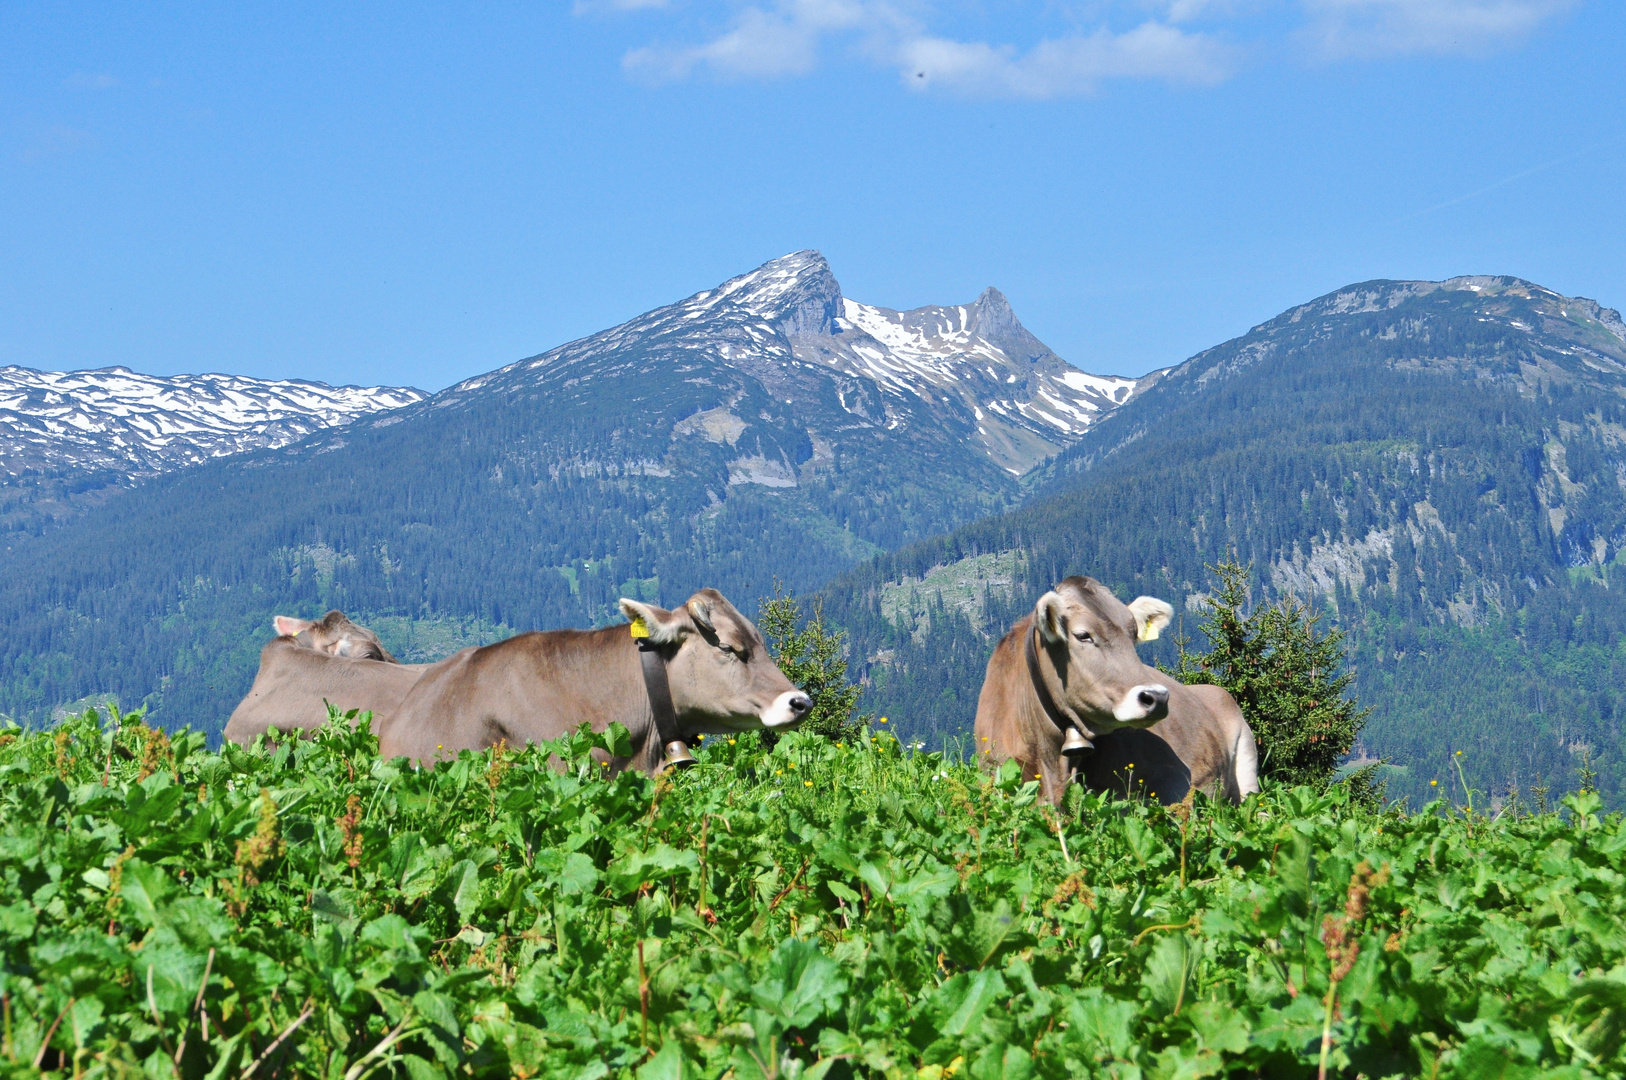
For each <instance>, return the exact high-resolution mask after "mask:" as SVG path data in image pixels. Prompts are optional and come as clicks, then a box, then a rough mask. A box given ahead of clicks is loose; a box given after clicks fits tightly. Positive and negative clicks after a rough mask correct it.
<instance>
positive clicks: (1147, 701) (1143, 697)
mask: <svg viewBox="0 0 1626 1080" xmlns="http://www.w3.org/2000/svg"><path fill="white" fill-rule="evenodd" d="M1137 700H1139V701H1140V703H1141V707H1142V708H1146V709H1155V708H1157V707H1158V706H1159V705H1161V704H1163V703H1164V702H1165V701H1167V700H1169V695H1168V692H1167V691H1157V690H1142V691H1141V692H1140V696H1139V698H1138V699H1137Z"/></svg>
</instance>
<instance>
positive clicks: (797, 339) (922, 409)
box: [431, 251, 1144, 475]
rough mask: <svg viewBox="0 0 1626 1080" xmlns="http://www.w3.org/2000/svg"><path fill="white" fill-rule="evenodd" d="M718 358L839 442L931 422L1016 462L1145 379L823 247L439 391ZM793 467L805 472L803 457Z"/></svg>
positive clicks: (1062, 443)
mask: <svg viewBox="0 0 1626 1080" xmlns="http://www.w3.org/2000/svg"><path fill="white" fill-rule="evenodd" d="M712 364H721V365H723V366H724V367H726V368H729V369H732V370H733V371H735V372H738V373H741V374H743V375H745V376H746V377H748V378H749V379H751V380H754V381H755V382H756V383H758V384H759V385H760V386H761V387H762V388H763V389H765V390H766V391H767V392H768V394H769V396H770V397H771V398H772V399H774V400H776V401H778V402H780V403H783V404H786V405H792V404H794V405H795V406H796V423H797V424H800V425H805V426H806V427H807V429H808V431H809V433H810V436H809V437H810V438H811V439H812V440H813V444H814V445H815V446H816V447H817V446H821V445H825V443H826V442H828V443H829V444H830V445H831V446H835V445H837V443H838V442H839V440H836V439H835V436H834V432H835V431H837V430H849V431H850V430H854V429H856V428H861V427H873V428H876V429H880V430H884V431H890V432H904V431H907V430H908V429H910V428H911V427H913V428H916V429H920V428H922V427H923V426H929V427H931V428H933V429H934V430H936V431H938V432H939V433H940V434H942V435H943V437H945V438H948V439H951V440H956V441H959V442H960V444H961V445H962V446H963V445H966V444H969V445H970V446H971V447H973V448H976V450H977V452H978V453H980V454H981V455H982V456H983V459H984V460H985V461H990V462H992V463H994V464H996V465H998V466H999V467H1000V468H1001V469H1004V470H1005V471H1006V472H1008V473H1013V474H1021V473H1024V472H1026V471H1027V470H1028V469H1030V468H1032V467H1033V466H1034V465H1035V464H1037V463H1038V462H1039V461H1041V460H1042V459H1044V458H1046V457H1048V456H1050V455H1052V454H1055V453H1057V452H1058V451H1060V450H1062V449H1064V448H1065V447H1067V446H1069V445H1071V444H1072V443H1073V442H1075V441H1076V440H1077V439H1078V438H1079V436H1081V435H1082V434H1083V433H1084V432H1085V431H1086V430H1087V429H1088V428H1089V426H1090V425H1091V424H1093V423H1094V422H1095V421H1096V420H1097V419H1098V418H1100V417H1101V416H1103V415H1105V414H1106V413H1108V412H1110V411H1112V410H1113V409H1115V408H1117V407H1118V406H1120V405H1122V404H1123V403H1124V402H1126V401H1128V400H1129V398H1130V397H1131V396H1132V395H1133V394H1134V393H1135V392H1136V391H1137V389H1139V388H1140V387H1142V386H1143V385H1144V380H1136V379H1128V378H1118V377H1112V376H1100V375H1092V374H1089V373H1087V372H1083V371H1080V370H1078V369H1077V368H1075V367H1073V366H1072V365H1070V364H1068V363H1067V362H1066V361H1064V360H1062V359H1061V357H1059V356H1057V355H1056V354H1055V353H1054V352H1052V351H1051V350H1050V349H1049V347H1047V346H1046V345H1045V344H1044V343H1043V342H1042V341H1040V340H1039V339H1038V338H1036V337H1034V336H1033V334H1031V333H1030V332H1029V331H1028V330H1027V328H1026V327H1024V326H1023V325H1022V323H1021V322H1020V320H1018V319H1017V317H1016V314H1015V313H1014V312H1013V311H1012V310H1011V306H1010V303H1009V302H1008V301H1007V300H1006V299H1005V297H1004V295H1003V294H1001V293H1000V292H999V290H998V289H993V288H989V289H985V290H984V291H983V293H982V295H981V296H979V297H977V299H976V300H975V301H973V302H971V303H969V304H959V305H952V306H935V305H934V306H929V307H921V308H915V309H913V310H910V311H894V310H892V309H890V308H884V307H876V306H873V305H869V304H863V303H859V302H858V301H856V300H852V299H850V298H848V297H845V296H843V295H842V291H841V286H840V284H839V283H838V282H837V281H836V278H835V275H834V274H832V273H831V271H830V266H829V264H828V263H827V262H826V261H825V258H824V256H823V255H821V254H819V253H818V252H817V251H796V252H792V253H791V254H789V255H784V256H781V257H780V258H777V259H773V260H770V261H769V262H766V263H764V264H762V265H761V266H759V267H757V268H756V269H755V270H752V271H750V272H749V273H745V274H740V275H738V276H736V277H733V278H730V279H729V280H727V281H725V282H723V283H722V284H721V285H718V286H716V287H715V288H712V289H707V290H705V291H704V292H699V293H696V294H694V295H693V296H690V297H688V298H687V299H684V300H679V301H677V302H676V303H673V304H669V305H667V306H665V307H660V308H656V309H655V310H653V311H649V312H646V313H644V314H643V315H640V316H638V317H637V318H634V319H631V320H628V321H627V322H625V323H622V324H621V325H620V326H616V327H612V328H611V329H608V330H604V331H601V332H599V333H597V334H593V335H590V336H588V337H585V338H582V339H580V340H578V341H573V342H570V343H568V344H565V345H561V346H559V347H558V348H556V349H552V350H549V351H548V352H546V353H543V354H542V355H540V356H536V357H532V358H530V359H527V360H521V361H519V362H517V363H515V364H510V365H509V366H507V367H505V368H502V369H500V370H498V371H494V372H491V373H488V374H486V375H481V376H477V377H476V378H473V379H469V380H466V381H465V382H463V383H460V384H458V385H457V386H455V387H452V388H451V389H450V390H447V391H445V392H443V393H442V394H440V395H437V396H436V398H435V399H434V401H433V402H432V403H431V404H432V405H434V406H436V407H450V406H454V405H456V404H458V403H459V402H463V401H466V400H471V398H470V395H474V394H491V393H498V394H501V393H517V392H522V391H521V388H522V387H528V386H533V385H538V384H541V385H554V384H555V383H556V382H557V383H559V384H560V385H564V384H572V385H576V384H579V385H581V386H583V387H587V386H590V385H591V384H592V383H593V382H594V381H595V380H599V379H603V378H605V377H608V376H610V375H611V374H612V373H613V374H615V376H616V377H619V373H622V372H625V371H627V370H629V369H631V368H636V369H639V370H643V371H647V372H648V373H649V375H650V377H651V378H656V377H657V373H658V372H659V371H662V370H664V371H666V372H667V374H670V373H672V372H674V371H689V372H691V373H690V374H688V375H686V376H685V379H686V381H687V382H688V384H690V385H700V384H706V385H712V386H719V387H720V386H721V385H722V382H723V381H726V380H720V379H719V377H717V376H714V375H702V374H701V373H700V370H699V367H698V366H697V365H699V366H708V365H712ZM595 373H596V374H595ZM659 377H660V378H664V377H666V376H659ZM832 379H833V380H834V382H831V381H830V380H832ZM821 380H822V382H821ZM821 386H825V389H820V387H821ZM826 389H828V390H829V391H830V392H829V393H826ZM523 392H527V393H529V392H530V391H529V390H528V389H527V390H524V391H523ZM815 400H818V401H825V402H833V403H834V407H835V408H836V409H837V410H838V414H837V415H836V416H830V417H819V416H815V415H814V413H813V412H811V411H810V410H812V409H813V405H812V402H813V401H815ZM730 407H732V406H730ZM702 411H704V410H702ZM725 411H726V410H725ZM736 419H737V422H738V423H742V424H743V423H745V422H746V420H745V419H744V418H743V417H740V418H736ZM685 430H687V429H685ZM832 452H834V451H832ZM821 453H822V452H821ZM815 456H816V457H818V455H815ZM819 460H823V458H819ZM662 467H663V468H664V466H662ZM784 469H786V470H791V471H794V470H793V469H792V465H791V464H785V465H784ZM753 475H755V474H753Z"/></svg>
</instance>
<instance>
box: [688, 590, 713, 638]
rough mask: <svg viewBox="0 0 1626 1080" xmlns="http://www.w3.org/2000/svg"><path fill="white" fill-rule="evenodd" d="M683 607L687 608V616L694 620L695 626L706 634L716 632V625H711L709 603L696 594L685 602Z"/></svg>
mask: <svg viewBox="0 0 1626 1080" xmlns="http://www.w3.org/2000/svg"><path fill="white" fill-rule="evenodd" d="M684 607H686V608H687V609H688V611H689V618H691V619H693V620H694V624H695V625H696V626H698V627H700V629H702V630H704V631H705V632H706V633H708V634H715V633H717V627H716V626H714V625H712V621H711V605H710V604H708V603H706V602H705V601H704V600H702V599H701V598H700V597H698V596H696V597H695V598H693V599H692V600H690V601H689V602H688V603H687V604H685V605H684Z"/></svg>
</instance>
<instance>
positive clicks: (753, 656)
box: [621, 589, 813, 732]
mask: <svg viewBox="0 0 1626 1080" xmlns="http://www.w3.org/2000/svg"><path fill="white" fill-rule="evenodd" d="M621 611H622V613H623V614H624V615H626V616H627V618H629V619H631V620H633V621H634V622H635V623H636V622H638V621H640V620H642V622H643V625H644V626H645V627H647V628H648V630H649V639H650V641H652V642H654V643H655V644H656V645H659V646H661V647H662V652H663V653H664V654H665V655H666V658H667V660H666V674H667V681H668V682H669V683H670V685H671V688H672V706H673V708H674V709H675V710H676V711H677V714H678V720H679V721H680V722H681V723H682V725H683V727H684V729H685V731H715V732H725V731H754V730H757V729H759V728H775V729H779V730H783V729H785V728H790V727H794V726H795V725H796V724H797V723H799V722H800V721H801V720H802V718H803V717H805V716H806V715H807V714H808V710H810V709H812V707H813V700H812V699H811V698H809V697H808V696H807V695H806V694H804V693H802V692H801V691H800V690H798V689H796V687H794V686H792V685H791V682H790V680H789V679H787V678H785V674H784V672H782V671H780V670H779V666H778V665H777V664H775V663H774V662H773V657H771V656H769V655H768V646H767V643H765V642H764V641H763V640H762V634H761V633H759V632H758V630H757V628H756V627H755V626H753V625H752V624H751V620H750V619H747V618H746V617H745V616H744V615H741V614H740V613H739V612H738V611H737V610H735V608H734V605H733V604H730V603H729V602H728V600H727V599H726V598H725V597H724V596H723V594H722V593H720V592H718V591H717V590H716V589H701V590H700V591H699V592H697V593H695V594H694V595H693V596H691V597H689V601H688V603H686V604H684V605H683V606H682V607H680V608H677V609H675V610H672V611H667V610H665V609H664V608H658V607H653V606H651V605H649V604H641V603H639V602H638V601H636V600H625V599H624V600H622V601H621Z"/></svg>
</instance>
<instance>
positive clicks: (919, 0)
mask: <svg viewBox="0 0 1626 1080" xmlns="http://www.w3.org/2000/svg"><path fill="white" fill-rule="evenodd" d="M1577 2H1578V0H1080V2H1079V3H1077V4H1071V3H1069V2H1068V0H1050V4H1051V6H1052V8H1053V10H1054V11H1057V12H1061V13H1062V14H1063V15H1064V16H1066V17H1068V18H1069V20H1070V21H1072V22H1073V23H1074V24H1075V25H1079V26H1080V27H1081V29H1078V30H1075V31H1074V32H1072V33H1068V34H1064V35H1062V36H1053V37H1048V38H1045V39H1043V40H1040V41H1039V42H1038V43H1036V44H1032V45H1029V46H1025V47H1024V46H1020V45H1016V44H1008V43H1001V42H994V41H983V40H960V39H956V38H955V37H953V36H951V35H949V34H945V33H943V32H942V31H941V29H934V24H938V25H939V26H940V24H941V19H940V18H938V17H934V16H937V15H938V12H937V10H936V9H937V8H940V7H944V6H946V5H945V3H944V0H747V2H746V3H745V4H744V5H743V6H738V7H736V10H735V15H734V16H733V18H732V20H731V22H730V23H729V24H728V26H727V29H726V30H724V31H723V32H721V33H719V34H717V35H716V36H714V37H712V38H711V40H709V41H705V42H704V43H702V44H698V45H680V46H661V45H651V46H646V47H643V48H637V49H633V50H631V51H630V52H628V53H627V54H626V55H625V56H624V57H623V58H622V66H623V68H624V69H625V70H626V71H627V72H628V74H630V75H632V76H634V77H636V78H640V79H644V80H647V81H650V82H669V81H674V80H679V79H686V78H690V77H693V76H696V75H709V76H712V77H715V78H721V79H764V78H788V77H794V76H799V75H807V74H809V73H811V72H813V71H815V70H817V68H818V67H819V65H820V62H821V61H822V60H823V59H824V56H825V54H826V53H827V52H829V51H830V49H831V48H832V46H833V45H834V46H837V47H844V48H845V49H846V50H847V52H848V53H849V55H855V56H859V57H862V58H864V59H866V60H869V61H871V62H873V63H876V64H879V65H881V66H883V67H891V68H894V69H896V70H897V71H898V73H899V75H900V77H901V78H902V80H903V82H904V83H905V84H906V85H908V86H909V87H911V88H913V89H915V90H921V91H924V90H931V89H937V90H944V91H948V92H951V93H959V94H968V95H984V96H993V97H1007V98H1054V97H1066V96H1072V95H1080V94H1089V93H1092V92H1094V91H1095V90H1096V89H1097V88H1098V87H1099V86H1100V85H1101V84H1102V83H1103V82H1106V81H1108V80H1112V79H1156V80H1161V81H1165V82H1173V83H1192V84H1212V83H1218V82H1222V81H1224V80H1225V79H1226V78H1228V77H1229V76H1230V75H1231V74H1232V73H1233V72H1235V70H1236V69H1237V67H1238V66H1239V63H1240V60H1241V58H1242V57H1243V56H1244V55H1247V54H1251V55H1254V56H1269V55H1272V54H1274V55H1278V56H1280V55H1283V54H1284V52H1286V51H1291V50H1290V48H1289V43H1296V48H1297V49H1298V50H1299V51H1303V50H1304V49H1305V48H1308V50H1309V51H1310V52H1312V53H1315V54H1318V55H1320V56H1322V57H1325V58H1333V59H1343V58H1370V57H1378V56H1389V55H1403V54H1408V53H1440V52H1468V53H1474V52H1483V51H1486V50H1488V49H1491V48H1495V47H1498V46H1509V45H1514V44H1517V43H1518V42H1519V41H1521V40H1522V39H1523V38H1525V37H1527V36H1528V35H1529V34H1530V33H1532V32H1533V31H1534V30H1535V29H1536V28H1538V27H1539V26H1540V25H1541V24H1542V23H1544V22H1547V21H1548V20H1550V19H1552V18H1554V17H1556V16H1557V15H1559V14H1561V13H1563V12H1564V11H1566V10H1569V9H1570V8H1572V7H1574V6H1575V5H1576V3H1577ZM667 3H668V0H576V10H577V11H578V12H580V11H583V10H584V9H589V8H590V9H604V8H612V7H613V8H620V9H632V8H637V7H655V6H665V5H666V4H667ZM1126 20H1127V21H1126ZM1134 22H1138V25H1133V26H1132V28H1128V29H1125V28H1124V27H1125V26H1128V25H1130V24H1131V23H1134ZM1272 40H1274V41H1275V43H1276V47H1274V48H1272V47H1271V42H1272ZM1239 42H1241V44H1239ZM1257 46H1264V47H1263V48H1259V47H1257Z"/></svg>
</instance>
